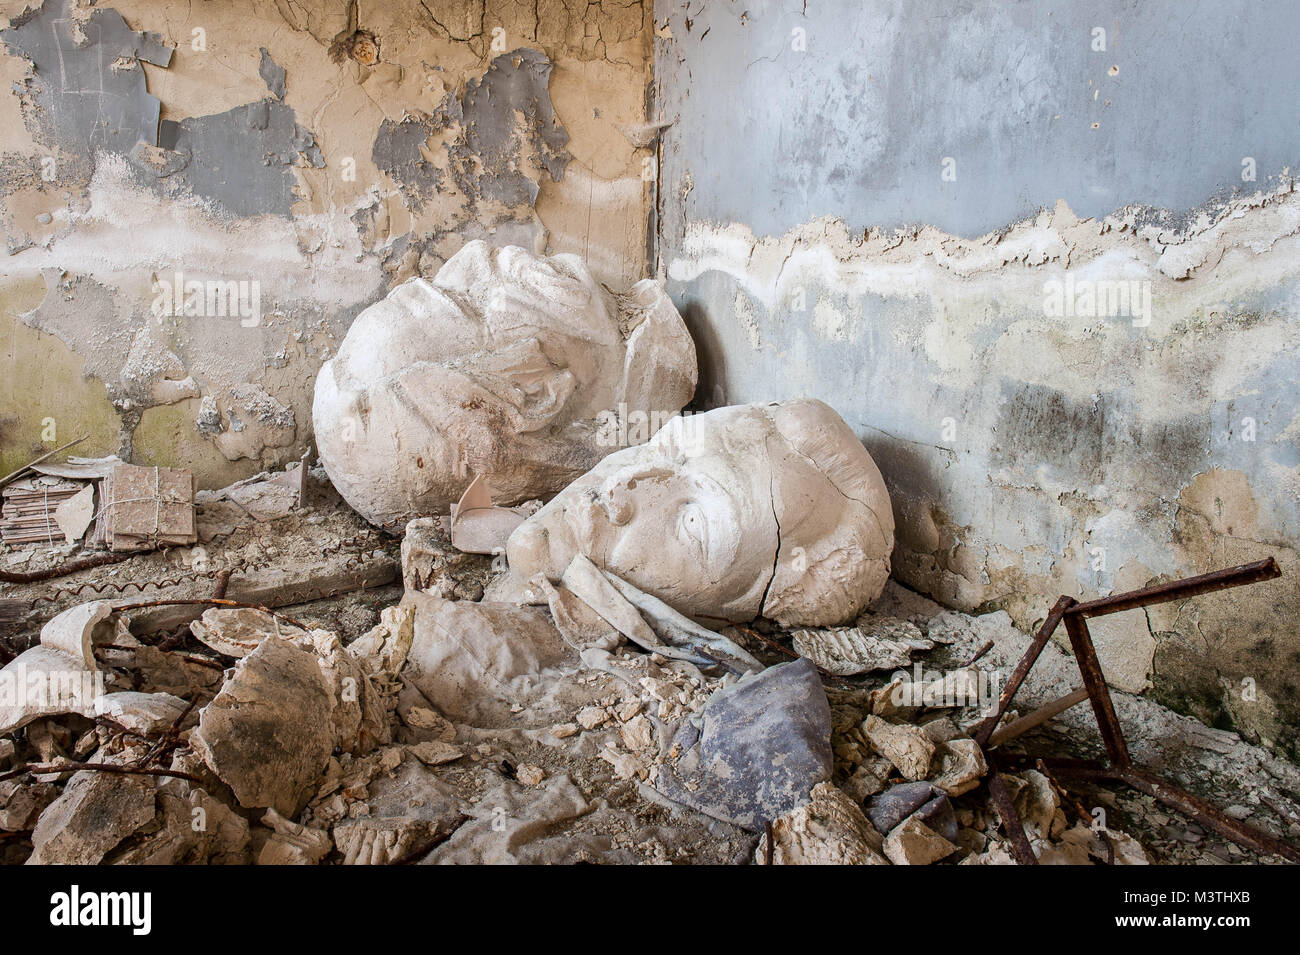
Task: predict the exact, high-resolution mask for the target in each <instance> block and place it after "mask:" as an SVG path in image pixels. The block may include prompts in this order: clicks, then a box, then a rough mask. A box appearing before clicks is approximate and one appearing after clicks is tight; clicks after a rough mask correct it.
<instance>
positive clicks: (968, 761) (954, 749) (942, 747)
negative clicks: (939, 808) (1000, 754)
mask: <svg viewBox="0 0 1300 955" xmlns="http://www.w3.org/2000/svg"><path fill="white" fill-rule="evenodd" d="M933 762H934V764H935V765H936V766H938V774H937V775H935V776H934V779H933V782H934V785H935V786H936V787H937V788H939V789H942V790H943V791H944V792H946V793H947V794H948V795H949V796H960V795H961V794H962V793H964V792H969V791H970V790H972V789H974V788H975V787H976V786H978V785H979V782H980V780H981V779H983V778H984V776H985V774H986V773H988V771H989V766H988V763H987V762H985V760H984V753H983V751H982V750H981V749H980V747H979V744H978V743H976V742H975V741H974V740H973V739H967V738H958V739H951V740H948V741H946V742H942V743H939V744H938V745H937V746H936V747H935V752H934V759H933Z"/></svg>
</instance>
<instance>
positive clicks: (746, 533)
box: [506, 399, 894, 626]
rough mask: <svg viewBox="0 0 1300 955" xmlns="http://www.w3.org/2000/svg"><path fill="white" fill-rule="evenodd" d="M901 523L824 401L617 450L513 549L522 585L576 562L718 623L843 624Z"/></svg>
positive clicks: (683, 426)
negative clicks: (582, 559) (587, 562)
mask: <svg viewBox="0 0 1300 955" xmlns="http://www.w3.org/2000/svg"><path fill="white" fill-rule="evenodd" d="M893 548H894V517H893V512H892V510H891V509H890V503H889V492H888V491H887V490H886V489H885V483H884V481H883V480H882V479H881V476H880V471H879V469H878V468H877V467H876V465H875V462H874V461H872V460H871V455H870V454H868V453H867V450H866V449H865V448H864V447H863V446H862V443H861V442H860V441H859V440H858V439H857V436H856V435H854V433H853V430H852V429H851V428H850V427H849V426H848V425H847V424H846V423H845V422H844V420H843V419H842V418H841V417H840V416H839V415H838V414H836V413H835V412H834V411H833V410H832V409H831V408H830V407H829V406H827V405H825V404H823V403H822V402H820V401H816V400H812V399H800V400H796V401H786V402H780V403H772V404H753V405H738V406H735V407H730V408H719V409H717V410H716V411H710V412H707V413H705V414H700V415H694V416H691V417H683V418H675V419H673V420H672V421H670V422H669V423H668V424H667V425H665V426H664V427H663V429H662V430H660V431H659V432H658V434H656V435H655V436H654V437H653V438H651V439H650V441H649V442H647V443H646V444H643V445H640V446H638V447H633V448H628V449H626V450H623V451H619V452H617V453H615V454H611V455H610V456H609V457H607V458H605V459H604V460H603V461H601V462H600V464H598V465H597V466H596V467H595V468H593V469H592V470H591V471H590V472H588V473H587V474H585V475H583V476H582V477H581V478H579V479H578V480H576V481H574V482H573V483H572V484H570V485H569V486H568V487H567V488H565V489H564V491H562V492H561V493H560V494H559V495H558V496H557V497H556V498H555V499H554V500H552V501H551V502H550V503H549V504H547V505H546V506H545V507H543V508H542V509H541V510H540V511H538V512H537V513H536V514H534V515H533V516H532V517H530V518H529V519H528V520H526V521H524V523H523V524H521V525H520V526H519V528H518V529H517V530H515V532H514V533H513V534H511V535H510V539H509V541H508V542H507V544H506V555H507V558H508V559H509V563H510V573H511V579H512V581H528V580H530V579H532V577H533V576H534V575H535V574H538V573H541V574H544V575H545V576H546V577H547V579H549V580H551V581H557V580H559V579H560V578H561V576H562V575H563V574H564V572H565V570H566V569H567V568H568V566H569V564H570V562H571V561H572V560H573V558H574V556H575V555H577V554H583V555H585V556H587V557H589V558H590V559H591V561H592V562H593V563H595V564H596V565H597V566H599V567H601V568H603V569H605V570H607V571H610V572H612V573H614V574H616V575H618V576H619V577H621V578H622V579H624V580H626V581H628V582H630V583H631V584H633V585H634V586H636V587H637V588H639V589H641V590H643V591H645V592H646V593H649V594H652V595H654V596H655V597H658V598H659V599H661V600H663V601H664V602H665V603H667V604H668V605H669V606H671V607H673V608H674V609H675V610H677V611H679V612H681V613H684V614H686V615H688V616H691V617H694V618H696V619H698V620H700V621H702V622H704V623H708V624H712V625H713V626H718V625H720V624H721V623H722V622H724V621H726V620H731V621H740V620H752V619H753V618H754V617H756V616H758V615H759V614H762V615H763V616H766V617H768V618H770V619H772V620H776V621H778V622H779V623H781V624H783V625H800V626H834V625H837V624H842V623H845V622H848V621H851V620H853V619H854V618H855V617H856V616H857V615H858V614H859V613H860V612H861V611H862V610H863V609H864V608H865V607H866V606H867V605H868V604H870V603H871V602H872V601H873V600H875V599H876V598H877V597H878V596H880V593H881V591H882V590H883V589H884V586H885V582H886V580H887V579H888V577H889V558H890V553H891V552H892V550H893Z"/></svg>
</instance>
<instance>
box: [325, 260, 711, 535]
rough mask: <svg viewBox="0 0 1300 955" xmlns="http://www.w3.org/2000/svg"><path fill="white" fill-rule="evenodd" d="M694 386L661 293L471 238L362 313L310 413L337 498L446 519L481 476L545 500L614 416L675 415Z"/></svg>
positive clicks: (688, 348)
mask: <svg viewBox="0 0 1300 955" xmlns="http://www.w3.org/2000/svg"><path fill="white" fill-rule="evenodd" d="M695 380H696V369H695V347H694V345H693V344H692V342H691V339H690V336H689V335H688V334H687V331H686V326H685V325H684V324H683V322H682V320H681V316H680V315H678V314H677V310H676V309H675V308H673V305H672V302H671V301H669V299H668V297H667V296H666V295H665V294H664V292H663V289H662V288H661V287H660V285H659V284H658V283H656V282H652V281H649V280H645V281H642V282H639V283H637V284H636V285H635V286H633V288H632V289H630V290H629V291H628V293H627V294H625V295H621V296H616V295H614V294H612V293H610V292H608V291H606V290H605V289H603V288H602V287H601V286H600V285H599V284H597V283H596V281H595V280H594V279H593V278H592V277H591V274H590V273H589V272H588V271H587V268H586V266H585V265H584V264H583V262H582V261H581V259H579V258H577V257H576V256H572V255H557V256H551V257H549V258H547V257H541V256H535V255H533V254H531V253H529V252H527V251H525V250H523V249H520V248H515V247H509V248H504V249H493V248H491V247H489V246H488V245H486V244H485V243H483V242H481V241H474V242H470V243H468V244H467V245H466V246H465V247H464V248H462V249H461V250H460V251H459V252H457V253H456V254H455V255H454V256H452V257H451V258H450V259H449V260H448V261H447V263H446V264H445V265H444V266H443V267H442V268H441V269H439V271H438V274H437V276H436V277H435V278H434V279H433V281H432V282H430V281H426V280H424V279H422V278H417V279H411V280H410V281H407V282H405V283H403V284H402V285H399V286H398V287H397V288H395V289H393V291H392V292H390V293H389V295H388V297H387V298H385V299H383V300H382V301H380V302H377V303H376V304H374V305H372V306H370V307H369V308H367V309H366V310H365V311H363V312H362V313H361V314H360V315H359V316H357V319H356V321H355V322H353V325H352V327H351V329H350V330H349V331H348V334H347V337H346V338H345V339H344V341H343V344H342V346H341V347H340V348H339V353H338V355H337V356H336V357H335V358H333V359H331V360H330V361H328V362H326V363H325V365H324V366H323V367H322V368H321V371H320V374H319V376H318V377H317V380H316V395H315V400H314V403H313V406H312V416H313V419H314V422H315V429H316V438H317V446H318V448H319V450H320V455H321V461H322V463H323V464H324V465H325V470H326V471H327V472H328V473H329V476H330V479H331V480H332V481H333V482H334V485H335V487H337V488H338V490H339V493H341V494H342V495H343V497H344V499H345V500H347V502H348V503H349V504H350V505H352V507H353V508H354V509H356V510H357V511H358V512H360V513H361V514H362V515H363V516H365V517H366V518H367V519H368V520H370V521H372V522H373V523H376V524H390V523H394V522H399V521H405V520H407V519H409V518H411V517H415V516H419V515H427V514H442V513H446V512H447V510H448V509H449V507H450V505H451V504H452V503H454V502H455V501H456V500H457V499H458V498H459V497H460V494H461V492H463V491H464V489H465V488H466V486H467V485H468V484H469V482H470V480H471V479H472V478H473V477H474V476H475V475H478V474H482V475H485V476H487V477H488V479H489V481H490V483H491V485H492V487H493V490H494V492H495V494H496V497H497V499H498V500H499V501H500V502H501V503H512V502H515V501H521V500H526V499H528V498H536V497H545V496H548V495H550V494H552V493H554V492H555V491H558V490H559V489H560V488H562V487H564V486H565V485H566V484H567V483H568V482H569V481H570V480H572V479H573V478H574V477H576V476H577V475H579V474H581V473H583V472H584V471H586V470H587V469H588V468H590V467H592V466H593V465H594V464H596V463H597V462H598V461H599V460H600V459H601V458H602V457H603V456H604V455H605V454H607V453H609V451H611V450H613V448H611V447H609V446H608V445H607V444H605V443H603V442H602V441H601V440H600V438H601V422H602V420H605V419H603V418H602V415H605V416H607V415H608V414H609V412H610V411H613V410H617V409H619V408H620V406H621V407H623V408H625V409H636V410H639V411H642V412H644V413H647V414H649V413H651V412H662V411H664V410H668V411H676V410H677V409H679V408H681V406H682V405H684V404H685V403H686V402H687V401H689V400H690V397H691V394H692V392H693V391H694V389H695Z"/></svg>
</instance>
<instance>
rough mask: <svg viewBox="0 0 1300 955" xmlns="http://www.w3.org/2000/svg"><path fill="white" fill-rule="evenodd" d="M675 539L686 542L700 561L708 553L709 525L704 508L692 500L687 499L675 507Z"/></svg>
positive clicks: (704, 559)
mask: <svg viewBox="0 0 1300 955" xmlns="http://www.w3.org/2000/svg"><path fill="white" fill-rule="evenodd" d="M677 539H678V540H680V541H682V543H684V544H688V545H689V546H690V547H691V549H692V550H693V551H694V552H695V554H696V556H697V557H698V558H699V559H700V561H701V562H704V561H706V560H707V558H708V555H709V525H708V522H707V521H706V520H705V518H704V509H703V508H702V507H700V505H699V504H697V503H695V502H694V501H687V502H686V503H685V504H683V505H682V506H681V507H679V508H678V509H677Z"/></svg>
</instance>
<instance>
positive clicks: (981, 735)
mask: <svg viewBox="0 0 1300 955" xmlns="http://www.w3.org/2000/svg"><path fill="white" fill-rule="evenodd" d="M1073 605H1074V598H1073V597H1061V598H1060V599H1059V600H1058V601H1056V603H1055V604H1054V605H1053V606H1052V609H1051V611H1050V612H1049V613H1048V614H1047V619H1046V620H1044V621H1043V625H1042V626H1041V627H1039V628H1038V633H1036V634H1035V635H1034V640H1033V642H1032V643H1030V644H1029V649H1028V650H1026V651H1025V655H1024V656H1023V657H1021V658H1020V662H1019V663H1017V664H1016V668H1015V669H1014V670H1013V671H1012V672H1011V677H1010V679H1008V680H1007V685H1006V686H1004V687H1003V688H1002V693H1001V694H1000V695H999V696H998V705H997V709H996V710H994V711H993V713H992V714H990V715H989V716H988V717H986V718H985V720H984V722H983V723H981V724H980V728H979V731H978V732H976V734H975V742H977V743H979V744H980V747H981V748H983V747H984V746H987V745H988V741H989V737H990V736H992V735H993V731H994V730H995V729H996V728H997V725H998V721H999V720H1001V719H1002V714H1004V713H1005V712H1006V711H1007V707H1008V706H1010V705H1011V698H1012V697H1014V696H1015V695H1016V691H1017V690H1019V689H1020V684H1022V683H1024V682H1025V677H1026V676H1028V675H1029V671H1030V670H1031V669H1033V666H1034V664H1035V663H1036V662H1037V660H1038V655H1039V654H1040V653H1042V652H1043V647H1045V646H1047V641H1048V640H1050V639H1051V638H1052V634H1053V633H1054V632H1055V630H1056V628H1057V626H1058V625H1059V624H1060V622H1061V617H1062V616H1063V615H1064V614H1065V611H1066V610H1067V609H1068V608H1069V607H1071V606H1073Z"/></svg>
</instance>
